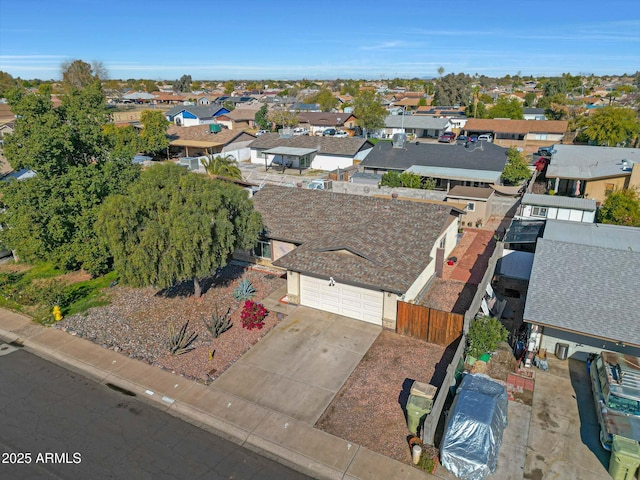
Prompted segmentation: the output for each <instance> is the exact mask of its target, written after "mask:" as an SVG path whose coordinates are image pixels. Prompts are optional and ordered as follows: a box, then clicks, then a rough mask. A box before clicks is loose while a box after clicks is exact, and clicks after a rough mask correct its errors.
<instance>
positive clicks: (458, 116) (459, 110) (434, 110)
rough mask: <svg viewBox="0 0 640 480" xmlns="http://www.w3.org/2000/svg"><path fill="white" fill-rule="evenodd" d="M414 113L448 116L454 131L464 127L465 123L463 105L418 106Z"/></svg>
mask: <svg viewBox="0 0 640 480" xmlns="http://www.w3.org/2000/svg"><path fill="white" fill-rule="evenodd" d="M414 115H428V116H431V117H435V118H448V119H449V121H450V122H451V129H452V130H454V131H455V132H456V133H457V132H459V131H460V130H462V129H463V128H464V126H465V125H466V124H467V120H469V119H468V118H467V116H466V115H465V113H464V107H456V106H450V107H446V106H438V107H418V110H417V111H416V112H414Z"/></svg>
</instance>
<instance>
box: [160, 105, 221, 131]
mask: <svg viewBox="0 0 640 480" xmlns="http://www.w3.org/2000/svg"><path fill="white" fill-rule="evenodd" d="M227 113H229V110H227V109H226V108H224V107H220V106H219V105H211V106H209V105H177V106H175V107H173V108H172V109H171V110H168V111H167V112H166V113H165V114H164V115H165V117H166V118H167V120H169V121H170V122H171V123H173V124H175V125H177V126H179V127H192V126H194V125H204V124H210V123H216V119H217V117H219V116H220V115H225V114H227Z"/></svg>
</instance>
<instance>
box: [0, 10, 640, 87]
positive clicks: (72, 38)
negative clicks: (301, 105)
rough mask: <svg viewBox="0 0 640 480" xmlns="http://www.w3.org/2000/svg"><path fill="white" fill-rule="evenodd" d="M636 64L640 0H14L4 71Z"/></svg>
mask: <svg viewBox="0 0 640 480" xmlns="http://www.w3.org/2000/svg"><path fill="white" fill-rule="evenodd" d="M75 59H81V60H84V61H86V62H89V63H91V62H93V61H100V62H102V63H103V64H104V66H105V67H106V68H107V70H108V72H109V77H110V78H113V79H128V78H136V79H138V78H145V79H153V80H164V79H167V80H175V79H177V78H180V77H181V76H182V75H191V76H192V78H193V79H194V80H206V79H207V80H208V79H217V80H227V79H300V78H308V79H334V78H366V79H380V78H393V77H405V78H410V77H420V78H423V77H435V76H437V75H438V74H437V70H438V67H440V66H442V67H443V68H444V69H445V73H451V72H455V73H460V72H463V73H468V74H470V75H473V74H475V73H479V74H484V75H489V76H503V75H506V74H511V75H514V74H517V73H518V72H520V74H521V75H557V74H560V73H563V72H570V73H572V74H574V75H576V74H579V73H585V74H590V73H593V74H596V75H605V74H622V73H625V72H626V73H634V72H635V71H637V70H640V8H639V6H638V0H610V1H608V2H600V1H598V2H596V1H595V0H584V1H577V0H553V1H549V0H536V1H526V2H525V1H521V0H510V1H504V0H487V1H484V2H478V1H469V0H460V1H458V2H442V1H440V2H435V1H430V0H419V1H415V0H407V1H404V2H394V1H391V0H388V1H380V0H368V1H366V2H347V1H334V0H314V1H308V0H307V1H290V0H277V1H259V0H245V1H242V0H236V1H225V0H208V1H204V0H198V1H196V0H183V1H181V0H172V1H165V0H158V1H148V0H134V1H127V2H124V1H120V0H111V1H106V2H104V1H97V0H20V1H16V0H0V70H2V71H5V72H8V73H10V74H11V75H13V76H14V77H22V78H27V79H33V78H40V79H58V78H60V65H61V63H62V62H64V61H68V60H75Z"/></svg>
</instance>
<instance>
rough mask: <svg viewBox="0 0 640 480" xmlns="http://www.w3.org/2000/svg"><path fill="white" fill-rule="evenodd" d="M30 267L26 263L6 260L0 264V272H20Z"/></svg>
mask: <svg viewBox="0 0 640 480" xmlns="http://www.w3.org/2000/svg"><path fill="white" fill-rule="evenodd" d="M30 268H31V265H28V264H26V263H15V262H8V263H3V264H1V265H0V273H20V272H25V271H27V270H29V269H30Z"/></svg>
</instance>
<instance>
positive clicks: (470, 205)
mask: <svg viewBox="0 0 640 480" xmlns="http://www.w3.org/2000/svg"><path fill="white" fill-rule="evenodd" d="M467 211H468V212H475V211H476V202H469V203H467Z"/></svg>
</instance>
